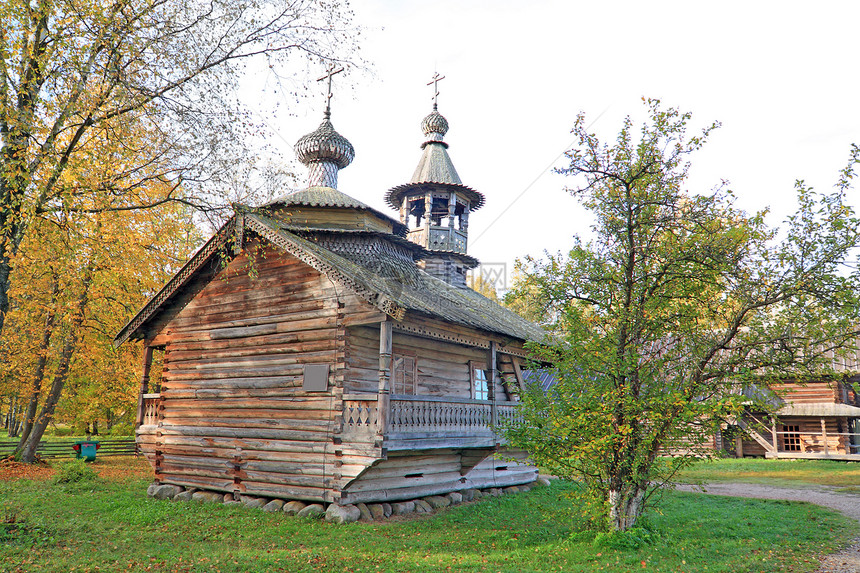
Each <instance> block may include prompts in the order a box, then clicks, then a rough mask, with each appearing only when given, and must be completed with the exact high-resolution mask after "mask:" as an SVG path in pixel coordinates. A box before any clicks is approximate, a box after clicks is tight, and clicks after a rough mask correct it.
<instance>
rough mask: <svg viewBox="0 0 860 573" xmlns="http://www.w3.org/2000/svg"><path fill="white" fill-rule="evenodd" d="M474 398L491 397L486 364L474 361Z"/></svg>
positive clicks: (486, 398) (485, 398) (487, 398)
mask: <svg viewBox="0 0 860 573" xmlns="http://www.w3.org/2000/svg"><path fill="white" fill-rule="evenodd" d="M472 398H474V399H475V400H489V399H490V387H489V384H488V381H487V367H486V365H485V364H476V363H474V362H473V363H472Z"/></svg>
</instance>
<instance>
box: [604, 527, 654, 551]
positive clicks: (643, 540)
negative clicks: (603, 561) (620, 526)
mask: <svg viewBox="0 0 860 573" xmlns="http://www.w3.org/2000/svg"><path fill="white" fill-rule="evenodd" d="M659 539H660V536H659V535H657V534H656V533H655V532H653V531H650V530H648V529H645V528H644V527H632V528H630V529H628V530H626V531H608V532H603V531H602V532H600V533H598V534H597V535H595V536H594V542H593V545H594V547H599V548H604V549H639V548H640V547H642V546H643V545H653V544H654V543H656V542H657V540H659Z"/></svg>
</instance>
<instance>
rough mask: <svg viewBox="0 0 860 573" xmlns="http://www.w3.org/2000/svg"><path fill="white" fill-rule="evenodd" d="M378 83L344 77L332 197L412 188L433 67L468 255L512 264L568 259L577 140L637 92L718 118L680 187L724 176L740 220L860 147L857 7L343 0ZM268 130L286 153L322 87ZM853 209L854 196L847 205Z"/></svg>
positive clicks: (368, 198) (817, 181) (826, 183)
mask: <svg viewBox="0 0 860 573" xmlns="http://www.w3.org/2000/svg"><path fill="white" fill-rule="evenodd" d="M352 6H353V8H354V10H355V14H356V18H357V21H358V23H360V24H361V25H362V26H364V27H365V34H364V38H363V40H362V56H363V57H364V59H365V60H367V61H368V62H369V63H370V64H371V66H372V73H366V72H365V73H357V72H353V73H351V74H349V76H347V77H343V74H341V75H340V76H336V79H335V96H334V99H333V100H332V122H333V124H334V126H335V128H336V129H337V130H338V131H339V132H340V133H341V134H342V135H344V136H345V137H347V138H348V139H349V140H350V141H351V142H352V144H353V145H354V146H355V149H356V157H355V161H354V162H353V163H352V165H350V166H349V167H347V168H346V169H345V170H343V171H342V172H341V174H340V182H339V186H338V187H339V189H340V190H341V191H343V192H345V193H347V194H349V195H352V196H354V197H356V198H358V199H360V200H362V201H364V202H366V203H368V204H370V205H372V206H374V207H377V208H379V209H381V210H384V211H385V212H387V213H388V212H390V214H391V215H392V216H393V217H396V216H397V214H396V212H394V211H393V210H389V209H388V208H387V207H386V206H385V204H384V202H383V196H384V194H385V192H386V190H387V189H389V188H390V187H393V186H396V185H399V184H402V183H406V182H408V181H409V179H410V177H411V175H412V172H413V170H414V169H415V166H416V164H417V162H418V159H419V157H420V154H421V150H420V148H419V146H420V144H421V142H422V134H421V130H420V123H421V120H422V118H423V117H424V116H425V115H427V114H428V113H429V112H430V110H431V106H432V101H431V96H432V89H431V88H430V87H428V86H427V85H426V84H427V82H428V81H430V78H431V77H432V76H433V73H434V71H438V72H439V73H440V74H442V75H444V76H445V77H446V79H445V80H443V81H442V82H440V83H439V91H440V96H439V111H440V112H441V113H442V114H443V115H444V116H445V117H446V118H447V119H448V123H449V124H450V130H449V132H448V135H447V136H446V141H447V142H448V143H449V144H450V148H449V150H448V151H449V154H450V155H451V158H452V160H453V162H454V165H455V166H456V168H457V170H458V172H459V174H460V177H461V179H462V180H463V183H464V184H465V185H468V186H470V187H472V188H474V189H477V190H478V191H480V192H482V193H483V194H484V195H485V196H486V198H487V202H486V205H485V206H484V207H483V208H482V209H480V210H479V211H477V212H476V213H475V214H474V215H473V216H472V217H470V221H469V222H470V226H469V235H470V237H469V238H470V242H469V253H470V254H472V255H473V256H476V257H477V258H478V259H480V260H481V261H482V262H485V263H507V264H508V265H509V266H512V263H513V260H514V259H515V258H516V257H522V256H524V255H526V254H532V255H540V254H541V253H542V252H543V251H544V250H549V251H551V252H556V251H559V250H561V251H566V250H567V249H568V248H569V247H570V246H571V237H572V236H573V235H574V234H577V233H579V234H581V235H587V233H588V226H589V224H590V223H589V219H588V216H587V214H585V213H584V212H583V211H582V210H581V209H579V207H578V206H577V203H576V201H575V199H573V198H572V197H570V196H569V195H568V194H566V193H565V192H564V190H563V189H564V186H565V177H564V176H561V175H557V174H554V173H552V169H551V167H553V166H561V165H564V161H563V159H562V158H561V156H562V154H563V152H564V151H565V150H566V149H568V148H569V147H570V146H571V144H572V143H573V138H572V135H571V134H570V129H571V127H572V126H573V123H574V119H575V117H576V114H577V113H578V112H580V111H583V112H584V113H585V114H586V117H587V118H588V119H589V120H593V121H594V124H593V126H592V131H595V132H597V133H598V135H600V136H601V137H602V138H604V139H605V140H611V139H613V138H614V136H615V135H616V134H617V132H618V130H619V128H620V126H621V121H622V119H623V118H624V116H626V115H631V116H632V117H633V118H634V119H644V117H643V112H644V110H645V108H644V106H643V105H642V103H641V98H642V97H656V98H660V99H661V100H662V101H663V102H664V104H665V105H666V106H673V107H677V108H679V109H681V110H686V111H691V112H693V125H695V126H698V127H701V126H704V125H706V124H708V123H710V122H712V121H714V120H719V121H720V122H722V128H720V129H719V130H718V131H716V132H715V133H714V134H713V136H712V138H711V142H710V143H709V144H708V145H707V146H706V147H705V148H704V149H703V150H702V151H700V152H699V153H698V155H696V156H694V159H693V168H692V170H691V178H690V180H689V189H690V191H693V192H706V191H707V190H709V189H711V188H712V187H713V186H714V185H716V184H717V183H719V181H720V180H721V179H726V180H728V181H729V182H730V187H731V189H733V190H734V192H735V193H736V195H737V197H738V200H739V203H740V205H741V206H742V207H743V208H745V209H747V210H757V209H762V208H768V207H770V208H771V209H772V211H773V213H774V217H773V219H772V223H774V224H776V223H778V222H780V221H781V220H782V219H783V218H784V216H785V215H786V214H787V213H788V212H789V211H790V210H791V208H792V205H793V185H794V181H795V179H805V180H806V181H807V182H808V183H810V184H812V185H814V186H815V187H816V188H818V189H821V190H825V189H829V188H830V187H831V186H832V185H833V183H834V182H835V181H836V177H837V174H838V171H839V169H841V168H842V167H844V166H845V164H846V161H847V158H848V151H849V146H850V143H851V142H857V143H860V89H858V88H860V80H858V73H857V72H858V70H857V67H858V62H860V36H858V32H857V27H858V24H860V3H858V2H853V1H851V2H849V1H844V2H840V1H828V2H791V1H779V2H775V1H774V2H767V1H755V2H750V1H745V2H732V1H722V2H713V3H704V2H690V1H677V2H668V1H662V2H653V1H649V2H634V1H630V2H620V1H617V2H613V1H594V0H591V1H589V2H567V1H555V2H550V1H541V0H530V1H529V2H523V1H521V0H517V1H508V0H492V1H482V2H478V1H468V0H433V1H426V0H424V1H412V0H353V2H352ZM318 89H319V96H317V97H316V98H315V97H311V98H308V99H307V100H306V101H305V102H303V104H302V105H301V106H300V107H299V108H295V106H292V107H290V108H289V109H290V112H291V113H292V115H286V114H285V115H283V116H281V117H279V118H278V119H277V121H276V122H275V123H276V125H273V128H274V129H275V131H277V134H278V135H277V138H276V139H277V141H275V142H274V143H275V144H276V145H278V146H279V147H281V149H282V151H283V153H284V155H285V156H286V157H292V155H293V154H292V150H291V148H290V145H289V144H292V143H294V142H295V141H296V140H297V139H298V138H299V137H301V136H302V135H304V134H305V133H308V132H309V131H312V130H313V129H315V128H316V126H317V125H318V124H319V122H320V120H321V117H322V110H323V108H324V97H323V91H324V87H323V85H322V83H320V85H319V86H318ZM856 204H860V201H856V202H855V205H856Z"/></svg>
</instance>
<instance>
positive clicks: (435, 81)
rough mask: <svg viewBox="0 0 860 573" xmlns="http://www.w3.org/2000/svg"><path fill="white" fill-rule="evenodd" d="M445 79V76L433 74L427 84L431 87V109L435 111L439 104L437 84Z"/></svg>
mask: <svg viewBox="0 0 860 573" xmlns="http://www.w3.org/2000/svg"><path fill="white" fill-rule="evenodd" d="M444 79H445V76H440V75H439V72H433V79H432V80H430V81H429V82H427V85H428V86H433V109H437V104H438V103H439V82H441V81H442V80H444Z"/></svg>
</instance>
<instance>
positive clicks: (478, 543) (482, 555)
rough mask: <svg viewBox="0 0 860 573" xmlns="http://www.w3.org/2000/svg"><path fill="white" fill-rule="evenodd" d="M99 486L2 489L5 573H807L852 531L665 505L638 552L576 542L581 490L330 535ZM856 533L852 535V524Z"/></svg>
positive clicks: (816, 521) (731, 510) (812, 517)
mask: <svg viewBox="0 0 860 573" xmlns="http://www.w3.org/2000/svg"><path fill="white" fill-rule="evenodd" d="M93 467H94V468H97V469H98V470H99V471H100V473H101V475H102V476H103V477H101V478H100V479H99V480H97V481H90V482H81V483H76V484H69V485H59V484H54V483H52V482H51V481H50V480H49V479H48V474H49V473H50V471H44V470H40V471H41V473H34V474H33V476H32V477H33V478H34V479H11V480H7V481H2V482H0V519H2V521H0V571H22V572H28V573H29V572H41V571H57V572H60V571H62V572H67V571H171V572H172V571H176V572H179V571H183V572H188V571H213V572H214V571H223V572H228V571H230V572H240V571H241V572H245V571H260V572H263V571H289V572H298V571H374V572H378V571H389V572H394V571H488V572H490V571H492V572H496V571H511V572H520V571H567V572H591V571H601V572H618V573H620V572H630V571H673V572H686V573H693V572H699V571H708V572H734V573H741V572H750V573H752V572H756V573H760V572H762V573H763V572H774V573H775V572H784V571H785V572H788V571H791V572H808V571H813V570H814V569H815V567H816V561H815V559H814V556H815V555H816V554H820V553H824V552H829V551H832V550H833V549H835V548H836V547H837V546H839V545H840V544H844V543H845V542H846V541H847V540H848V538H849V537H850V536H851V532H852V531H853V530H852V529H851V528H850V527H851V524H850V522H849V521H848V520H847V519H846V518H844V517H842V516H840V515H838V514H835V513H834V512H831V511H828V510H825V509H822V508H818V507H815V506H811V505H805V504H798V503H790V502H776V501H758V500H737V499H726V498H720V497H709V496H706V495H701V494H684V493H679V492H670V493H668V494H666V496H665V498H664V500H663V502H662V504H661V511H660V512H652V513H651V514H650V515H649V517H648V522H649V524H650V527H651V528H652V529H653V531H655V532H656V535H654V536H652V537H653V538H652V539H651V540H650V542H649V543H646V544H642V545H641V546H639V547H633V546H635V545H636V544H637V543H636V542H637V539H638V538H636V537H634V536H629V537H625V538H623V539H622V541H623V542H626V543H627V544H628V545H629V547H627V548H619V547H617V546H616V547H612V546H608V545H606V544H603V545H601V544H599V543H595V541H594V534H593V533H589V532H581V528H582V523H583V521H582V517H581V516H580V515H579V510H578V505H577V504H576V500H575V497H572V496H573V495H574V494H575V488H574V487H573V486H572V485H570V484H567V483H563V482H557V483H554V484H553V485H552V486H550V487H545V488H537V489H535V490H532V491H531V492H528V493H521V494H516V495H509V496H505V497H501V498H489V499H485V500H482V501H480V502H478V503H472V504H464V505H461V506H458V507H455V508H451V509H449V510H446V511H442V512H439V513H437V514H436V515H433V516H425V517H423V518H420V517H419V518H412V519H392V520H390V521H387V522H384V523H354V524H350V525H346V526H335V525H330V524H327V523H324V522H322V521H317V520H305V519H299V518H294V517H287V516H285V515H283V514H268V513H263V512H261V511H259V510H252V509H246V508H241V507H225V506H221V505H213V504H198V503H195V502H190V503H182V502H178V503H175V502H170V501H154V500H150V499H148V498H147V497H146V494H145V490H146V486H147V484H148V482H149V479H148V477H147V475H148V469H147V467H146V466H145V464H144V463H143V462H142V461H140V460H133V459H130V458H111V459H104V460H99V461H97V462H96V463H95V464H94V465H93ZM853 527H855V528H856V524H853Z"/></svg>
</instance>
